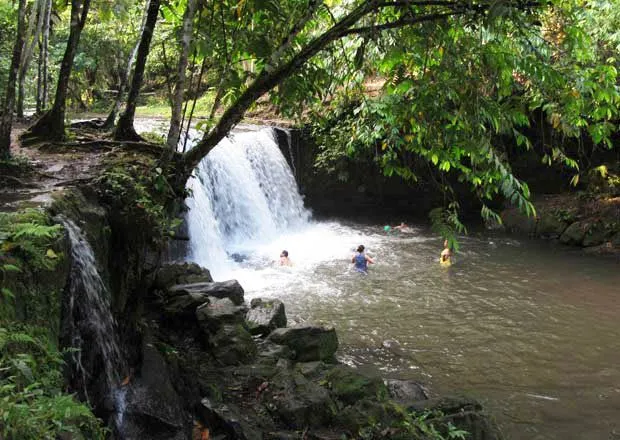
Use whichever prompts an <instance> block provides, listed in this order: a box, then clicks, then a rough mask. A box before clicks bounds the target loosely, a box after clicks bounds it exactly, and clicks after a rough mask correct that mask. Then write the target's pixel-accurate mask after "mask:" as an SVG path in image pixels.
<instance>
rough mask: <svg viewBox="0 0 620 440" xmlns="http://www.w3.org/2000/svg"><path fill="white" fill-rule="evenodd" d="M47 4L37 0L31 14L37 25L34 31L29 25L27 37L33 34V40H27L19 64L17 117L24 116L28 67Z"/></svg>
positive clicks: (32, 20)
mask: <svg viewBox="0 0 620 440" xmlns="http://www.w3.org/2000/svg"><path fill="white" fill-rule="evenodd" d="M45 6H46V0H36V1H35V3H34V5H32V11H31V12H30V14H31V16H30V17H31V23H34V20H35V19H36V23H37V27H36V29H34V33H33V30H32V27H31V26H30V25H29V26H28V32H27V34H26V38H27V39H29V37H30V35H31V34H32V40H31V41H27V42H26V47H25V48H24V51H23V53H22V59H21V63H20V66H19V75H18V78H17V117H18V118H23V117H24V83H25V82H26V75H27V74H28V68H29V67H30V61H32V52H33V50H34V46H35V44H37V42H38V40H39V35H40V34H41V30H42V29H43V21H44V14H45Z"/></svg>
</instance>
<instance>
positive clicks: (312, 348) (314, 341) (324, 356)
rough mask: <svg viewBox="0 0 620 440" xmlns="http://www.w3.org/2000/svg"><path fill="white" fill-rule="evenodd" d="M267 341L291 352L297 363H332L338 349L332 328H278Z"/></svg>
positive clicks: (336, 337)
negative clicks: (283, 346) (284, 346)
mask: <svg viewBox="0 0 620 440" xmlns="http://www.w3.org/2000/svg"><path fill="white" fill-rule="evenodd" d="M267 339H268V340H269V341H271V342H274V343H276V344H280V345H286V346H288V347H289V348H290V349H291V350H293V352H294V354H293V359H294V360H296V361H298V362H309V361H328V362H329V361H333V359H334V353H336V350H337V349H338V336H337V335H336V330H335V329H334V328H323V327H312V326H300V327H290V328H278V329H275V330H274V331H272V332H271V333H270V334H269V336H268V337H267Z"/></svg>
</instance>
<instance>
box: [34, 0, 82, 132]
mask: <svg viewBox="0 0 620 440" xmlns="http://www.w3.org/2000/svg"><path fill="white" fill-rule="evenodd" d="M89 8H90V0H71V25H70V31H69V39H68V41H67V47H66V49H65V54H64V56H63V58H62V62H61V65H60V72H59V74H58V84H57V85H56V96H55V98H54V105H53V106H52V108H51V109H50V110H49V111H48V112H46V113H44V114H43V116H41V117H40V118H39V119H38V120H37V121H36V122H35V123H34V125H32V127H30V129H29V134H30V135H32V136H38V137H45V138H46V139H49V140H61V139H63V138H64V136H65V110H66V100H67V89H68V86H69V79H70V77H71V68H72V67H73V59H74V58H75V54H76V52H77V49H78V45H79V43H80V35H81V33H82V29H84V25H85V24H86V17H87V16H88V10H89Z"/></svg>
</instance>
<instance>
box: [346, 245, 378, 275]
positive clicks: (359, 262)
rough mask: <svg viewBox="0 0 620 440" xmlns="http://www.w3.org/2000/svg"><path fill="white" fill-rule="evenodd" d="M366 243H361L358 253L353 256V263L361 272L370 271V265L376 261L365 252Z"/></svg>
mask: <svg viewBox="0 0 620 440" xmlns="http://www.w3.org/2000/svg"><path fill="white" fill-rule="evenodd" d="M364 249H365V248H364V245H363V244H360V245H359V246H358V247H357V253H356V254H355V255H353V257H352V258H351V263H353V264H354V265H355V266H354V267H355V270H356V271H358V272H360V273H368V265H369V264H373V263H374V262H375V261H374V260H373V259H372V258H370V257H369V256H368V255H366V254H365V253H364Z"/></svg>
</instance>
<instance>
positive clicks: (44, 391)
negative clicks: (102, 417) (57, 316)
mask: <svg viewBox="0 0 620 440" xmlns="http://www.w3.org/2000/svg"><path fill="white" fill-rule="evenodd" d="M62 365H63V360H62V356H61V354H60V353H59V352H58V350H57V349H56V347H55V346H54V345H53V344H51V342H50V339H49V335H48V334H47V330H46V329H43V328H40V327H28V326H23V325H20V324H15V323H14V324H11V325H9V326H8V327H0V402H1V404H0V435H1V436H2V438H19V439H24V440H29V439H32V440H35V439H36V440H38V439H55V438H59V436H66V435H73V436H74V437H73V438H84V439H86V438H88V439H103V438H104V430H103V429H102V427H101V422H100V421H99V420H98V419H97V418H95V416H94V415H93V414H92V412H91V411H90V409H89V408H88V407H87V406H85V405H84V404H81V403H79V402H77V401H76V400H75V398H74V397H73V396H71V395H67V394H63V393H62V391H61V389H62V374H61V368H62Z"/></svg>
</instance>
